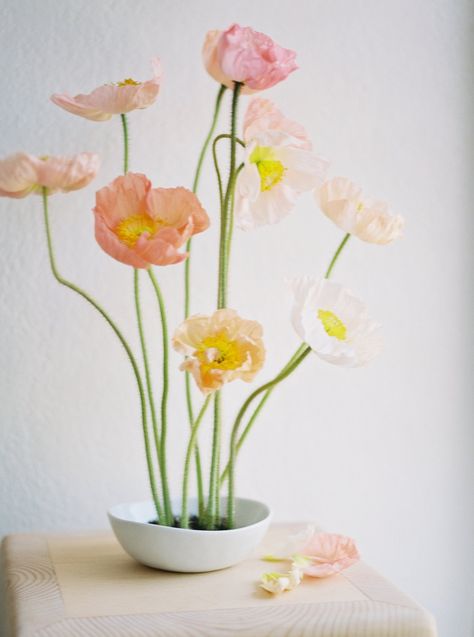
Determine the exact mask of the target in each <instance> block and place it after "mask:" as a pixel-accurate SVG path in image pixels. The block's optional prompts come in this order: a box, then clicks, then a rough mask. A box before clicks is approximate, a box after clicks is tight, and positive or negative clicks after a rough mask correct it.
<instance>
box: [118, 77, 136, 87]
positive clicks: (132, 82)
mask: <svg viewBox="0 0 474 637" xmlns="http://www.w3.org/2000/svg"><path fill="white" fill-rule="evenodd" d="M139 84H140V82H137V81H136V80H133V79H132V78H131V77H127V78H125V80H122V81H121V82H117V86H138V85H139Z"/></svg>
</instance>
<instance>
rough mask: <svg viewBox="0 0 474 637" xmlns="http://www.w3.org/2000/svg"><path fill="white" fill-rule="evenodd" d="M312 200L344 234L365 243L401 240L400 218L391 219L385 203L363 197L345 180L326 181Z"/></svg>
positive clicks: (357, 189) (401, 224)
mask: <svg viewBox="0 0 474 637" xmlns="http://www.w3.org/2000/svg"><path fill="white" fill-rule="evenodd" d="M316 200H317V201H318V203H319V206H320V208H321V210H322V211H323V212H324V214H325V215H326V217H329V219H331V221H334V223H335V224H336V225H337V226H339V228H341V229H342V230H344V232H349V233H350V234H353V235H355V236H356V237H358V238H359V239H361V240H362V241H367V242H368V243H378V244H386V243H391V242H392V241H394V240H395V239H398V237H400V236H401V234H402V230H403V226H404V225H405V222H404V219H403V217H401V216H400V215H392V214H391V213H390V210H389V206H388V204H387V203H386V202H385V201H378V200H376V199H371V198H368V197H366V196H365V195H364V194H363V193H362V190H361V188H360V186H358V185H357V184H355V183H354V182H353V181H351V180H350V179H347V178H345V177H334V178H333V179H330V180H329V181H326V182H325V183H324V184H323V185H322V186H321V188H320V189H319V191H316Z"/></svg>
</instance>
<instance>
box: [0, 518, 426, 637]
mask: <svg viewBox="0 0 474 637" xmlns="http://www.w3.org/2000/svg"><path fill="white" fill-rule="evenodd" d="M288 530H289V529H288V527H285V526H280V527H273V528H272V530H271V531H270V532H269V534H268V536H267V538H266V541H265V546H262V547H260V549H259V551H258V552H257V554H256V555H255V556H254V557H252V558H251V559H249V560H247V561H246V562H245V563H243V564H240V565H238V566H236V567H233V568H231V569H226V570H224V571H218V572H214V573H206V574H193V575H183V574H177V573H165V572H163V571H157V570H154V569H150V568H147V567H145V566H142V565H140V564H137V563H136V562H134V561H133V560H132V559H131V558H129V557H128V556H127V555H126V554H125V553H124V552H123V550H122V549H121V547H120V546H119V545H118V543H117V542H116V540H115V538H114V537H113V536H112V535H111V534H110V533H105V532H102V533H94V534H92V533H89V534H80V535H60V536H59V535H12V536H8V537H7V538H5V540H4V541H3V545H2V552H3V562H4V571H5V573H4V577H5V579H6V585H7V601H8V612H9V619H10V622H9V623H10V626H11V635H12V637H31V636H33V635H34V636H35V637H60V636H61V637H76V636H77V637H80V636H82V635H84V636H90V637H99V636H101V637H102V636H103V637H105V636H109V635H110V636H113V637H115V636H116V637H122V636H123V637H133V636H136V637H152V636H153V637H154V636H169V637H198V636H199V637H217V636H219V635H223V636H224V635H225V636H230V635H238V636H241V637H264V636H265V637H310V636H311V637H434V636H435V635H436V628H435V624H434V621H433V619H432V618H431V616H430V615H429V614H428V613H427V612H426V611H424V610H423V609H422V608H421V607H420V606H418V605H417V604H416V603H415V602H414V601H413V600H411V599H410V598H409V597H407V596H406V595H404V594H403V593H401V592H400V591H398V590H397V589H396V588H395V587H394V586H393V585H392V584H391V583H390V582H388V581H387V580H385V579H384V578H383V577H381V576H380V575H378V573H376V572H375V571H373V570H372V569H371V568H370V567H368V566H367V565H366V564H364V563H363V562H359V563H358V564H355V565H354V566H352V567H351V568H350V569H347V570H346V571H345V572H344V574H341V575H337V576H333V577H330V578H325V579H321V580H317V579H313V580H310V579H309V578H308V581H305V582H304V583H303V584H302V585H301V586H300V587H299V588H298V589H296V590H295V591H292V592H289V593H285V594H284V595H281V596H279V597H273V596H270V595H269V594H267V593H265V592H264V591H261V590H259V589H258V586H257V582H258V578H259V575H260V574H261V573H262V572H264V571H265V570H269V568H268V567H269V566H270V568H271V569H272V570H277V569H274V567H275V566H276V567H278V565H268V564H266V563H265V562H262V561H261V559H260V558H261V556H262V555H264V554H265V553H266V552H268V551H269V550H270V551H271V550H272V549H275V547H278V544H279V543H280V541H281V539H282V537H283V536H285V535H287V534H288Z"/></svg>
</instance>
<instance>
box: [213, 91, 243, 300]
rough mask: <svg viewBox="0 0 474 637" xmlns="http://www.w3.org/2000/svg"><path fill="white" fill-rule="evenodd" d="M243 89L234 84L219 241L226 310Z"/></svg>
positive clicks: (221, 297)
mask: <svg viewBox="0 0 474 637" xmlns="http://www.w3.org/2000/svg"><path fill="white" fill-rule="evenodd" d="M241 88H242V84H241V83H240V82H234V91H233V93H232V110H231V118H230V166H229V180H228V182H227V189H226V193H225V197H224V204H223V206H221V229H220V239H219V278H218V293H217V307H218V308H224V307H226V305H227V288H226V280H225V267H226V239H227V219H228V215H229V206H230V199H231V193H232V187H233V182H234V179H235V174H234V173H235V163H236V161H235V160H236V145H237V141H236V131H237V108H238V104H239V96H240V91H241Z"/></svg>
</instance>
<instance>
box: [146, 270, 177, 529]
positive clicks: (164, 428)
mask: <svg viewBox="0 0 474 637" xmlns="http://www.w3.org/2000/svg"><path fill="white" fill-rule="evenodd" d="M147 272H148V276H149V277H150V280H151V283H152V285H153V288H154V290H155V294H156V298H157V301H158V307H159V309H160V318H161V334H162V346H163V391H162V395H161V436H160V452H159V453H160V473H161V488H162V490H163V505H164V508H165V519H166V524H167V525H168V526H171V525H172V524H173V511H172V509H171V500H170V492H169V486H168V470H167V466H166V438H167V433H168V393H169V361H168V359H169V344H168V322H167V319H166V309H165V303H164V300H163V295H162V293H161V289H160V286H159V285H158V281H157V280H156V278H155V275H154V273H153V270H152V269H151V267H150V268H148V270H147Z"/></svg>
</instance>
